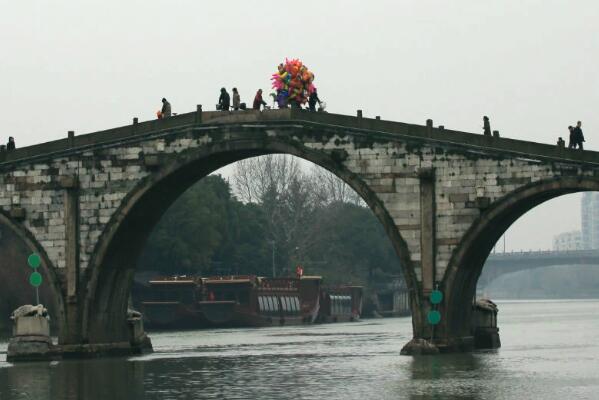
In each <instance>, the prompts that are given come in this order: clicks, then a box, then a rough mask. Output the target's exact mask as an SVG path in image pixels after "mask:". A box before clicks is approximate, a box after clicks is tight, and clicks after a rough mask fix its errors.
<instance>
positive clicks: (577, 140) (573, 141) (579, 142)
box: [557, 121, 585, 150]
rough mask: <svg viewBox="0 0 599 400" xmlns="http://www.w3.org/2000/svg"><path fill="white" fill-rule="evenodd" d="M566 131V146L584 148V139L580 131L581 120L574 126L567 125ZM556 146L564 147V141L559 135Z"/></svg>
mask: <svg viewBox="0 0 599 400" xmlns="http://www.w3.org/2000/svg"><path fill="white" fill-rule="evenodd" d="M568 132H569V133H568V148H569V149H575V148H577V147H578V148H579V149H580V150H584V145H583V143H584V142H585V140H584V134H583V133H582V122H581V121H578V122H577V123H576V126H572V125H570V126H568ZM557 147H561V148H565V147H566V142H565V141H564V139H563V138H562V137H561V136H560V137H559V138H558V139H557Z"/></svg>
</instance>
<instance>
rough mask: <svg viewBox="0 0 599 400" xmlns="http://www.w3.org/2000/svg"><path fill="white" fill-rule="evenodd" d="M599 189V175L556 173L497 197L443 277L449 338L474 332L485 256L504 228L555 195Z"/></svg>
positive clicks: (457, 250)
mask: <svg viewBox="0 0 599 400" xmlns="http://www.w3.org/2000/svg"><path fill="white" fill-rule="evenodd" d="M581 191H599V179H597V178H592V177H576V176H571V177H556V178H552V179H547V180H540V181H537V182H533V183H530V184H527V185H525V186H523V187H521V188H519V189H517V190H515V191H513V192H511V193H509V194H507V195H505V196H503V197H502V198H501V199H499V200H498V201H496V202H495V203H494V204H492V205H491V206H490V207H489V208H488V209H487V210H485V212H483V213H482V214H481V216H480V217H479V218H478V219H477V220H476V221H475V222H474V223H473V224H472V226H471V228H470V229H469V230H468V231H467V233H466V234H465V235H464V237H463V238H462V240H461V242H460V244H459V246H458V247H457V248H456V250H455V251H454V252H453V254H452V257H451V259H450V261H449V265H448V268H447V271H446V273H445V276H444V278H443V281H442V288H443V290H444V292H445V294H446V299H445V301H444V303H443V307H442V311H443V314H444V315H445V318H444V319H443V325H444V326H442V328H443V329H442V331H443V332H445V333H446V335H447V339H448V340H451V339H454V338H464V337H468V336H470V335H471V333H470V327H471V326H470V319H471V309H472V307H471V305H472V300H473V298H474V295H475V293H476V284H477V281H478V278H479V276H480V274H481V272H482V269H483V266H484V263H485V260H486V259H487V257H488V256H489V254H490V252H491V250H492V248H493V246H494V245H495V243H496V242H497V240H499V238H500V237H501V236H502V235H503V234H504V232H505V231H506V230H507V229H508V228H509V227H510V226H511V225H512V224H513V223H514V222H515V221H516V220H517V219H518V218H520V217H521V216H522V215H524V214H525V213H526V212H528V211H529V210H531V209H533V208H534V207H536V206H538V205H539V204H541V203H543V202H545V201H547V200H550V199H553V198H555V197H558V196H561V195H564V194H569V193H576V192H581Z"/></svg>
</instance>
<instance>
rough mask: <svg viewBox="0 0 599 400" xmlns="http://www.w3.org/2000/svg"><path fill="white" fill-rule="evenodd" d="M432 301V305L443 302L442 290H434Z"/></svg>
mask: <svg viewBox="0 0 599 400" xmlns="http://www.w3.org/2000/svg"><path fill="white" fill-rule="evenodd" d="M430 299H431V304H439V303H441V302H442V301H443V293H442V292H441V291H440V290H433V291H432V292H431V297H430Z"/></svg>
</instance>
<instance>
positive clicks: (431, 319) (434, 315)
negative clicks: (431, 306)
mask: <svg viewBox="0 0 599 400" xmlns="http://www.w3.org/2000/svg"><path fill="white" fill-rule="evenodd" d="M426 318H427V319H428V323H429V324H431V325H437V324H438V323H439V322H441V313H440V312H439V311H437V310H431V311H429V312H428V315H427V317H426Z"/></svg>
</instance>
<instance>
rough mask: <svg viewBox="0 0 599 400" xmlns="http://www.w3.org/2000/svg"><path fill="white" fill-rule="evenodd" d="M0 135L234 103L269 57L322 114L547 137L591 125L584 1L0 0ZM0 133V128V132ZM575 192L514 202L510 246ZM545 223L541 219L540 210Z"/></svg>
mask: <svg viewBox="0 0 599 400" xmlns="http://www.w3.org/2000/svg"><path fill="white" fill-rule="evenodd" d="M0 6H1V10H2V12H1V13H0V45H1V48H2V54H3V57H2V62H1V63H0V81H1V82H2V84H1V88H2V92H3V94H4V95H3V96H1V98H0V106H1V109H2V110H3V113H2V128H3V129H2V136H8V135H13V136H15V137H16V140H17V145H19V146H24V145H29V144H33V143H39V142H44V141H49V140H54V139H57V138H61V137H64V136H65V135H66V132H67V131H68V130H75V131H76V132H78V133H86V132H93V131H96V130H100V129H106V128H111V127H115V126H120V125H125V124H129V123H130V121H131V119H132V118H133V117H139V118H140V119H142V120H145V119H151V118H154V116H155V112H156V110H158V109H159V108H160V105H161V104H160V99H161V98H162V97H163V96H164V97H166V98H168V99H169V100H170V101H171V103H172V105H173V111H174V112H189V111H192V110H193V109H195V105H196V104H203V105H204V107H205V109H213V107H214V104H215V103H216V100H217V98H218V90H219V88H220V87H221V86H227V87H228V88H231V87H233V86H236V87H238V88H239V91H240V94H241V96H242V101H246V102H250V101H251V99H252V97H253V94H254V93H255V91H256V89H257V88H263V89H265V90H267V93H268V90H269V89H270V80H269V78H270V75H271V74H272V73H273V72H274V70H275V68H276V65H277V64H278V63H279V62H281V61H283V59H284V58H285V57H299V58H301V59H302V60H303V61H304V62H305V63H306V64H307V65H308V66H309V67H310V68H311V70H312V71H314V73H315V75H316V79H315V84H316V86H317V87H318V88H319V94H320V96H321V97H322V98H323V100H325V101H326V102H327V104H328V109H329V111H331V112H336V113H347V114H353V113H354V112H355V110H356V109H358V108H361V109H363V110H364V112H365V114H366V115H367V116H374V115H381V116H382V117H383V118H384V119H390V120H398V121H404V122H411V123H423V122H424V121H425V120H426V119H427V118H432V119H433V120H434V121H435V124H444V125H445V126H446V127H447V128H450V129H458V130H465V131H471V132H480V131H481V125H482V123H481V116H482V115H484V114H487V115H489V116H490V117H491V124H492V128H493V129H499V130H500V132H501V135H502V136H507V137H511V138H518V139H525V140H533V141H538V142H545V143H555V141H556V140H557V136H560V135H561V136H564V137H566V136H567V129H566V127H567V126H568V125H569V124H573V123H574V122H575V121H576V120H578V119H580V120H582V121H583V129H584V132H585V136H586V138H587V143H586V145H587V146H588V148H590V149H599V144H598V143H597V141H594V140H593V137H594V132H596V131H598V130H599V113H598V112H597V106H598V104H599V80H597V79H596V77H595V76H594V75H595V74H596V73H597V71H599V34H598V33H599V32H598V30H599V29H598V28H597V25H596V24H597V21H598V20H599V2H597V1H596V0H576V1H573V0H563V1H554V0H502V1H494V2H491V1H484V0H483V1H481V0H455V1H451V2H450V1H442V0H438V1H432V0H409V1H407V0H393V1H391V0H390V1H376V0H372V1H354V0H344V1H337V0H326V1H323V0H320V1H313V0H304V1H302V2H299V3H294V4H293V5H292V4H291V3H288V2H257V1H247V0H246V1H237V0H229V1H224V2H222V1H219V2H208V1H201V2H200V1H197V0H193V1H191V0H178V1H148V0H146V1H138V0H129V1H126V2H124V1H115V0H102V1H88V0H80V1H63V0H54V1H51V2H50V1H42V0H38V1H35V0H27V1H9V0H0ZM0 139H1V140H2V141H5V140H6V138H5V137H1V138H0ZM579 198H580V196H579V195H571V196H564V197H562V198H559V199H556V200H554V201H552V202H549V203H546V204H545V205H543V206H540V207H538V208H537V209H535V211H534V212H531V213H529V214H527V216H525V217H523V218H522V219H521V220H520V221H518V222H517V223H516V225H515V226H514V227H512V229H511V230H510V232H509V233H508V249H510V248H516V249H518V248H525V249H528V248H533V249H534V248H548V247H549V246H550V245H551V238H552V236H553V235H554V234H555V233H559V232H561V231H565V230H572V229H577V228H578V227H579V224H580V216H579ZM548 222H550V223H548Z"/></svg>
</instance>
